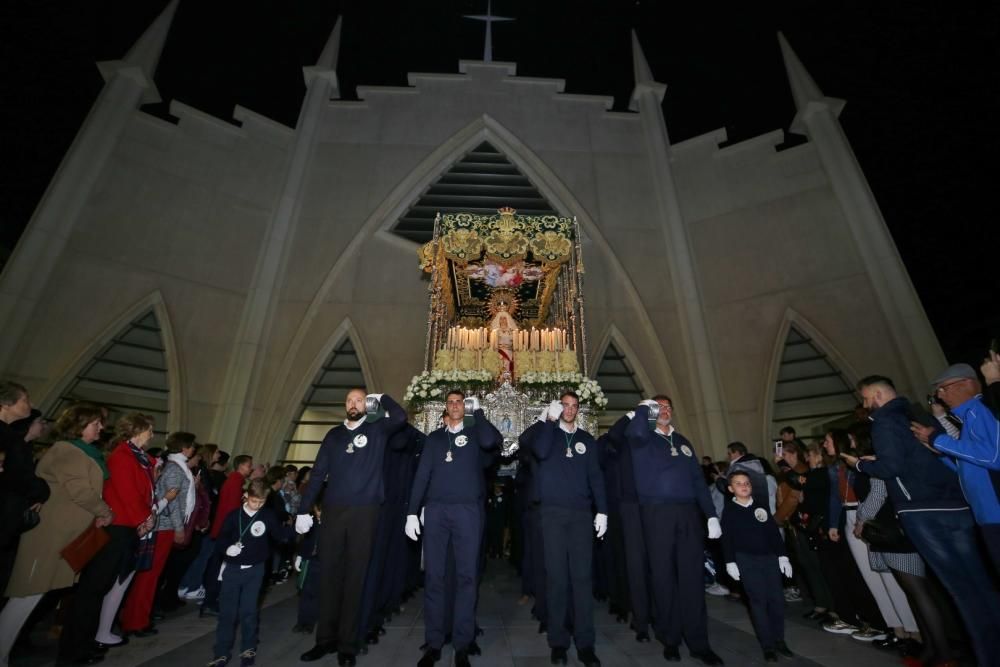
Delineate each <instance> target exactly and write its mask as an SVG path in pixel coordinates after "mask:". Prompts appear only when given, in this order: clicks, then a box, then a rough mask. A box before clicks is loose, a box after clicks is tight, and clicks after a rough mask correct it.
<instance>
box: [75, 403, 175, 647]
mask: <svg viewBox="0 0 1000 667" xmlns="http://www.w3.org/2000/svg"><path fill="white" fill-rule="evenodd" d="M152 439H153V418H152V417H150V416H149V415H144V414H140V413H138V412H133V413H131V414H128V415H125V416H124V417H122V418H121V419H119V420H118V423H117V424H116V425H115V441H116V442H117V443H118V444H117V445H116V446H115V448H114V449H113V450H112V452H111V454H110V455H109V456H108V470H109V471H110V472H111V477H110V479H108V480H107V481H105V482H104V500H105V502H107V503H108V505H109V506H110V507H111V511H112V512H114V516H115V518H114V521H112V522H111V525H110V526H109V527H108V531H109V533H110V534H111V540H112V544H109V545H108V549H107V552H108V553H107V554H106V555H105V557H108V558H110V557H114V558H115V560H116V562H117V563H118V568H117V570H116V571H114V572H113V576H114V579H113V581H112V582H110V589H111V590H109V591H108V593H107V595H105V596H104V602H103V604H102V606H101V622H100V625H99V626H98V628H97V635H96V636H95V637H94V639H95V640H96V641H97V643H98V646H102V647H114V646H121V645H123V644H125V643H126V642H127V641H128V640H127V639H123V638H122V637H119V636H118V635H115V634H113V633H112V632H111V625H112V623H114V620H115V616H116V615H117V614H118V607H119V606H120V605H121V602H122V598H123V597H125V591H126V590H128V587H129V584H130V583H132V577H133V576H135V572H136V570H137V569H140V568H141V565H142V564H141V563H137V558H136V555H137V551H138V553H139V554H140V555H141V554H142V553H143V548H144V547H148V550H149V553H150V555H151V554H152V546H153V540H152V538H153V537H154V535H153V528H155V527H156V515H157V513H158V512H157V510H158V509H162V508H164V507H166V505H167V503H168V502H169V501H171V500H173V499H174V498H175V497H177V493H178V491H179V489H176V488H173V489H170V490H169V491H168V492H167V493H166V494H165V496H164V497H163V498H162V499H161V500H159V501H157V499H156V497H155V496H154V494H153V467H154V462H153V460H152V459H150V458H149V456H148V455H147V454H146V451H145V448H146V447H147V446H148V445H149V443H150V442H151V441H152ZM112 554H113V556H112ZM139 560H141V559H139ZM137 565H138V566H139V567H137ZM147 567H148V564H147Z"/></svg>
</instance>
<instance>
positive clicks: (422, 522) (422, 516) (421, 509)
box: [420, 507, 424, 526]
mask: <svg viewBox="0 0 1000 667" xmlns="http://www.w3.org/2000/svg"><path fill="white" fill-rule="evenodd" d="M420 525H421V526H422V525H424V508H423V507H421V508H420Z"/></svg>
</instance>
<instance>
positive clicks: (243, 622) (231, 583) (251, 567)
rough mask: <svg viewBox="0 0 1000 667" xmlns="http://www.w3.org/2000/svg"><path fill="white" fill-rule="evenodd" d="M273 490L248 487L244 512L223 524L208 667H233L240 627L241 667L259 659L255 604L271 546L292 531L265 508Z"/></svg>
mask: <svg viewBox="0 0 1000 667" xmlns="http://www.w3.org/2000/svg"><path fill="white" fill-rule="evenodd" d="M270 491H271V489H270V488H268V486H267V484H266V483H265V481H264V480H262V479H254V480H251V481H250V484H249V486H248V487H247V492H246V496H245V497H244V499H243V506H242V507H240V508H238V509H235V510H233V511H232V512H230V513H229V515H228V516H227V517H226V518H225V519H224V520H223V523H222V529H221V530H220V531H219V537H218V540H217V541H216V548H217V550H219V551H221V552H222V553H223V554H224V555H223V559H222V571H221V572H220V573H219V579H220V581H222V590H221V592H220V594H219V623H218V625H217V626H216V628H215V649H214V651H215V658H213V659H212V661H211V662H209V663H208V665H209V667H222V666H223V665H226V664H228V663H229V660H230V657H231V654H232V648H233V644H234V643H235V641H236V623H237V621H239V624H240V646H241V649H242V650H241V651H240V667H250V666H251V665H253V664H254V661H255V659H256V656H257V625H258V612H257V599H258V597H259V595H260V589H261V585H262V584H263V583H264V570H265V563H266V562H267V560H268V559H269V558H270V555H271V540H275V541H278V542H287V541H288V540H289V539H291V537H292V528H291V526H285V525H282V524H281V523H280V522H279V521H278V519H277V517H276V516H275V515H274V512H272V511H271V510H270V509H268V508H266V507H264V503H265V501H266V500H267V496H268V494H269V493H270Z"/></svg>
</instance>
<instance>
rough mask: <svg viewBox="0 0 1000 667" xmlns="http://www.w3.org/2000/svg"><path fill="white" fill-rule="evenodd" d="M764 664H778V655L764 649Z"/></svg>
mask: <svg viewBox="0 0 1000 667" xmlns="http://www.w3.org/2000/svg"><path fill="white" fill-rule="evenodd" d="M764 662H778V654H777V653H775V652H774V651H773V650H771V649H769V648H766V649H764Z"/></svg>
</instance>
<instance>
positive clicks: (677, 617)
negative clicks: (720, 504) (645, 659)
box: [623, 504, 709, 652]
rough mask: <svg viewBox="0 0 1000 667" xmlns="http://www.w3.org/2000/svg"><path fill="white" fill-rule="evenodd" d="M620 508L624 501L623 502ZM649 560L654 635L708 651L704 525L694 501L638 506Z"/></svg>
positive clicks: (665, 640) (694, 649)
mask: <svg viewBox="0 0 1000 667" xmlns="http://www.w3.org/2000/svg"><path fill="white" fill-rule="evenodd" d="M623 507H624V505H623ZM639 512H640V517H641V519H642V527H643V536H644V538H645V540H646V549H647V550H648V554H649V562H650V563H651V564H654V563H655V565H656V567H652V568H651V569H650V581H651V583H652V591H653V602H654V604H655V607H656V611H657V614H656V624H655V630H656V636H657V639H659V640H660V641H661V642H663V644H664V645H668V646H678V645H680V643H681V638H682V637H683V639H684V641H685V642H686V643H687V646H688V648H689V649H690V650H691V651H695V652H702V651H707V650H708V648H709V645H708V610H707V608H706V607H705V586H704V585H703V584H702V569H703V567H704V560H705V556H704V544H705V524H704V518H703V517H702V514H701V510H700V509H699V508H698V506H697V505H693V504H692V505H640V506H639Z"/></svg>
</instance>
